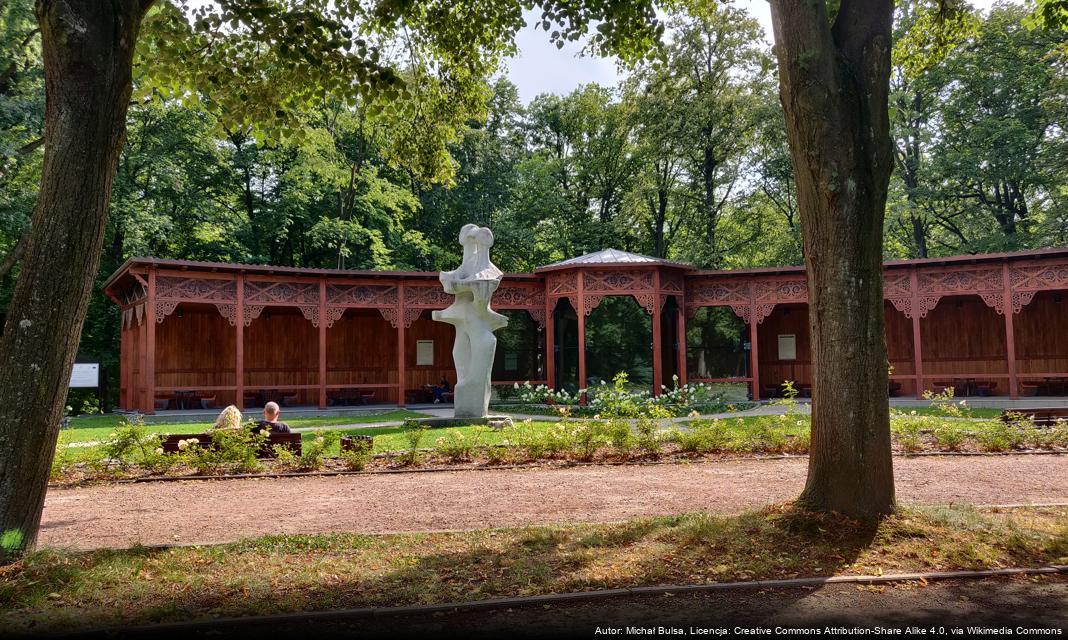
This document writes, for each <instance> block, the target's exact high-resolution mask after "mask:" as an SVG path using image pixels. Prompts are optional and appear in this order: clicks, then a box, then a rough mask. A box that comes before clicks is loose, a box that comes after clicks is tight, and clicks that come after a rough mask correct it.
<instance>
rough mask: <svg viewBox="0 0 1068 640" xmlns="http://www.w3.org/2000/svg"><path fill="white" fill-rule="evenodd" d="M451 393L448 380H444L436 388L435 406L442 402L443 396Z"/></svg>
mask: <svg viewBox="0 0 1068 640" xmlns="http://www.w3.org/2000/svg"><path fill="white" fill-rule="evenodd" d="M448 392H449V381H448V380H447V379H446V378H442V379H441V382H439V383H438V385H437V386H436V387H434V404H437V403H439V402H441V400H442V398H443V396H444V395H445V394H446V393H448Z"/></svg>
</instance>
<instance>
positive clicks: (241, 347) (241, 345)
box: [234, 273, 245, 410]
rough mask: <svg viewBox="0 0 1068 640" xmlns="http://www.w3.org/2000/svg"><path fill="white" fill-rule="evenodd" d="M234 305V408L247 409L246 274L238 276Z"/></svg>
mask: <svg viewBox="0 0 1068 640" xmlns="http://www.w3.org/2000/svg"><path fill="white" fill-rule="evenodd" d="M236 290H237V302H236V304H234V340H235V342H234V406H236V407H237V408H238V409H241V410H244V409H245V274H243V273H239V274H237V287H236Z"/></svg>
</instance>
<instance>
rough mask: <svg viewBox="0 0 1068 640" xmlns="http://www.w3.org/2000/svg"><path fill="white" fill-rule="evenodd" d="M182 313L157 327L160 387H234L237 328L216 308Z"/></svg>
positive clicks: (198, 307) (200, 307) (199, 307)
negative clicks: (235, 335)
mask: <svg viewBox="0 0 1068 640" xmlns="http://www.w3.org/2000/svg"><path fill="white" fill-rule="evenodd" d="M179 310H180V311H181V314H182V315H181V316H179V315H178V312H177V311H176V312H175V313H172V314H171V315H169V316H167V317H166V318H165V319H164V320H163V323H162V324H157V325H156V386H157V387H159V388H164V389H165V388H170V387H197V386H211V387H221V386H233V385H234V384H235V379H234V354H235V348H234V328H233V327H232V326H230V324H229V323H228V322H227V321H226V319H225V318H223V317H222V316H221V315H220V314H219V312H218V311H217V310H216V309H215V308H214V307H206V306H203V305H185V304H183V305H181V306H180V307H179Z"/></svg>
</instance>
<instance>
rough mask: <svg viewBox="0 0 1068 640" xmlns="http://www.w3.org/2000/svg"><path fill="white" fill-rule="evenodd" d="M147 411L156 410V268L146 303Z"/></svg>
mask: <svg viewBox="0 0 1068 640" xmlns="http://www.w3.org/2000/svg"><path fill="white" fill-rule="evenodd" d="M145 405H146V406H145V409H146V410H145V413H147V414H153V413H155V412H156V269H155V267H153V268H151V269H149V270H148V300H147V301H146V303H145Z"/></svg>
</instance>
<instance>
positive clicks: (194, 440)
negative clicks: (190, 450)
mask: <svg viewBox="0 0 1068 640" xmlns="http://www.w3.org/2000/svg"><path fill="white" fill-rule="evenodd" d="M189 444H200V440H197V439H196V438H190V439H189Z"/></svg>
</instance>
